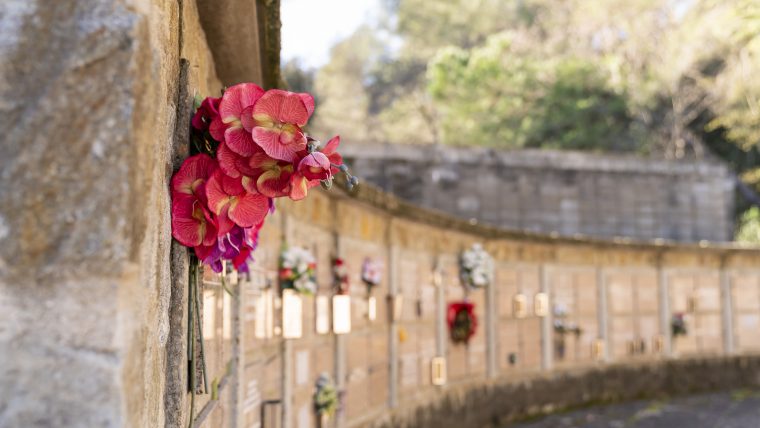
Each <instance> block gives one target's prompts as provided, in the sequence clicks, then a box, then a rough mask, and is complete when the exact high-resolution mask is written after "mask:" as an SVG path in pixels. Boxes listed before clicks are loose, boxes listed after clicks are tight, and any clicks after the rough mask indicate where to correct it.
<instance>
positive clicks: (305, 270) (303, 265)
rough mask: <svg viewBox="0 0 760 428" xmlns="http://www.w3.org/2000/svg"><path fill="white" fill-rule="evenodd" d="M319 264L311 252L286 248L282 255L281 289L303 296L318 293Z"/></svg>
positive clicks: (297, 248)
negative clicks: (294, 291) (317, 269)
mask: <svg viewBox="0 0 760 428" xmlns="http://www.w3.org/2000/svg"><path fill="white" fill-rule="evenodd" d="M316 268H317V263H316V260H315V259H314V256H313V255H312V254H311V251H309V250H307V249H305V248H301V247H290V248H286V249H284V250H283V251H282V253H281V254H280V271H279V278H280V288H282V289H287V288H290V289H294V290H296V291H298V292H299V293H303V294H315V293H316V292H317V278H316Z"/></svg>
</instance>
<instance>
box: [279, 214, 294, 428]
mask: <svg viewBox="0 0 760 428" xmlns="http://www.w3.org/2000/svg"><path fill="white" fill-rule="evenodd" d="M290 237H291V232H290V222H289V221H288V215H287V214H283V215H282V241H283V242H290ZM280 310H281V311H282V308H280ZM281 313H282V312H281ZM281 341H282V342H281V353H282V355H281V358H282V360H281V366H280V370H281V373H280V382H281V387H280V388H281V392H282V403H281V406H280V408H281V417H282V428H291V427H292V426H293V424H292V421H293V342H292V341H291V339H284V338H283V339H281Z"/></svg>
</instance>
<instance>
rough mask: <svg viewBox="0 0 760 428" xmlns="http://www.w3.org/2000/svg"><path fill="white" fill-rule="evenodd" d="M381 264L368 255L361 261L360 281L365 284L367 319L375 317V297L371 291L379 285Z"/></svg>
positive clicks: (371, 319)
mask: <svg viewBox="0 0 760 428" xmlns="http://www.w3.org/2000/svg"><path fill="white" fill-rule="evenodd" d="M382 269H383V265H382V263H381V262H379V261H376V260H374V259H372V258H370V257H366V258H365V259H364V262H363V263H362V275H361V277H362V282H363V283H364V285H366V286H367V319H368V320H370V321H374V320H375V318H377V299H376V298H375V296H373V295H372V291H373V290H374V289H375V288H376V287H377V286H378V285H380V281H381V280H382Z"/></svg>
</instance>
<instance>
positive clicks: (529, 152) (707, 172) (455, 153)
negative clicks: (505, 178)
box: [341, 144, 733, 180]
mask: <svg viewBox="0 0 760 428" xmlns="http://www.w3.org/2000/svg"><path fill="white" fill-rule="evenodd" d="M341 154H342V155H343V156H344V157H347V158H356V159H373V160H377V159H387V160H405V161H413V162H431V161H433V162H436V163H458V164H465V165H478V166H504V167H512V168H541V169H552V170H575V171H598V172H620V173H638V174H657V175H685V174H695V175H698V176H711V177H714V176H716V175H717V176H721V177H724V178H725V179H727V180H728V179H730V180H733V175H732V173H731V171H730V170H729V168H728V167H727V166H726V165H725V164H723V163H721V162H719V161H716V160H711V159H703V160H684V161H669V160H664V159H650V158H646V157H642V156H638V155H635V154H617V155H610V154H603V153H593V152H581V151H573V150H544V149H493V148H487V147H456V146H442V145H430V144H425V145H422V144H415V145H411V144H353V145H346V146H345V147H341Z"/></svg>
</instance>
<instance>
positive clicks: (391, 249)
mask: <svg viewBox="0 0 760 428" xmlns="http://www.w3.org/2000/svg"><path fill="white" fill-rule="evenodd" d="M392 228H393V220H388V299H387V304H388V322H389V325H388V407H391V408H393V407H396V406H398V325H397V323H396V319H395V317H394V313H393V312H394V306H395V301H394V298H395V296H396V294H397V293H398V248H396V246H395V245H394V244H393V241H392V234H393V233H392Z"/></svg>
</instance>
